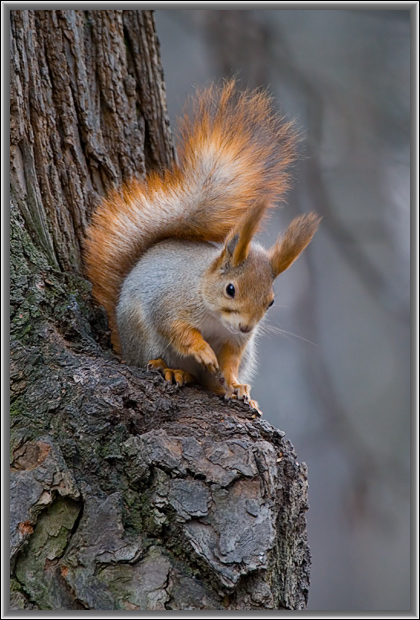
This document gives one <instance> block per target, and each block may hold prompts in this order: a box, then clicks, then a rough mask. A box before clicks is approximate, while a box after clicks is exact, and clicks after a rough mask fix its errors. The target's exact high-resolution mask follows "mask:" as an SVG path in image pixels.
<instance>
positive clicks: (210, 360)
mask: <svg viewBox="0 0 420 620" xmlns="http://www.w3.org/2000/svg"><path fill="white" fill-rule="evenodd" d="M194 357H195V359H196V360H197V361H198V362H199V363H200V364H202V365H203V366H204V367H205V368H206V370H208V371H209V372H210V373H211V374H213V375H214V374H216V372H217V371H218V370H219V362H218V361H217V357H216V354H215V352H214V351H213V349H212V348H211V346H210V345H209V344H207V343H206V346H205V347H203V348H202V349H199V350H198V351H196V352H195V353H194Z"/></svg>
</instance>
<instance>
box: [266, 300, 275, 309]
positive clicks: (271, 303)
mask: <svg viewBox="0 0 420 620" xmlns="http://www.w3.org/2000/svg"><path fill="white" fill-rule="evenodd" d="M273 303H274V299H273V301H270V303H269V304H268V306H267V309H268V308H271V306H272V305H273Z"/></svg>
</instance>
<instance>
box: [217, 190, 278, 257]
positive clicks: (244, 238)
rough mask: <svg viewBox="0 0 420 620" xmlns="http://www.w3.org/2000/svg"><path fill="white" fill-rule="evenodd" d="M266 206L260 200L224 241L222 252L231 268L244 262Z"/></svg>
mask: <svg viewBox="0 0 420 620" xmlns="http://www.w3.org/2000/svg"><path fill="white" fill-rule="evenodd" d="M267 206H268V205H267V204H266V203H265V202H263V201H262V200H261V201H258V202H256V203H255V204H254V205H253V206H252V207H251V208H250V209H249V211H248V212H247V213H246V214H245V216H244V217H243V218H242V219H241V220H240V221H239V223H238V225H237V226H236V227H235V228H234V229H233V230H232V231H231V233H230V234H229V236H228V238H227V239H226V242H225V247H224V252H225V254H226V255H227V256H229V258H230V260H229V263H230V265H231V267H237V266H238V265H240V264H241V263H243V262H244V261H245V260H246V258H247V256H248V253H249V247H250V245H251V241H252V238H253V236H254V235H255V233H256V231H257V229H258V226H259V224H260V222H261V219H262V217H263V215H264V213H265V211H266V209H267Z"/></svg>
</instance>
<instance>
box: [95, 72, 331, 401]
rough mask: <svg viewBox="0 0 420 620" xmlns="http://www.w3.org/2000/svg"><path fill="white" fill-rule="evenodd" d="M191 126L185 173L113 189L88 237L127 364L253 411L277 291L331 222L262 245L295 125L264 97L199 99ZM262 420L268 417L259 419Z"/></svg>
mask: <svg viewBox="0 0 420 620" xmlns="http://www.w3.org/2000/svg"><path fill="white" fill-rule="evenodd" d="M191 103H192V106H191V108H192V111H188V112H186V113H185V115H184V117H183V118H182V119H181V121H180V128H179V129H180V131H179V133H180V140H179V145H178V162H174V163H173V165H172V167H171V168H170V169H168V170H165V171H164V172H163V173H162V174H158V173H157V172H151V173H150V174H148V176H146V178H145V179H144V180H142V181H140V180H131V181H130V182H128V183H126V184H125V185H123V186H122V187H121V188H120V189H119V190H113V191H111V193H110V194H109V195H108V196H107V197H106V198H105V199H104V200H103V201H102V203H101V204H100V205H99V207H98V208H97V210H96V211H95V212H94V214H93V217H92V219H91V222H90V225H89V227H88V230H87V236H86V244H85V252H84V258H85V265H86V272H87V276H88V278H89V280H90V281H91V282H92V285H93V287H92V294H93V296H94V298H95V299H96V300H97V302H98V303H99V304H101V305H102V306H104V308H105V310H106V311H107V314H108V318H109V325H110V329H111V341H112V344H113V346H114V349H115V350H116V351H117V353H120V354H121V355H122V359H123V360H124V362H125V363H127V364H130V365H136V366H147V367H148V368H149V369H156V370H159V371H160V372H161V373H162V374H163V376H164V377H165V379H166V380H167V381H169V382H172V383H176V384H178V385H179V386H182V385H184V384H187V383H191V382H197V383H199V384H201V385H202V386H204V387H205V388H207V389H210V390H212V391H214V392H216V393H217V394H223V395H225V397H226V398H228V399H229V398H237V399H240V400H245V401H247V402H248V403H249V404H250V405H251V406H252V407H253V408H255V409H256V410H257V411H258V412H259V409H258V404H257V402H256V401H254V400H252V399H251V397H250V386H249V384H248V383H247V381H249V377H250V374H251V372H252V370H253V366H254V365H255V363H254V360H255V353H254V349H255V346H254V344H255V337H256V335H257V333H258V330H259V325H260V321H261V320H262V319H263V317H264V315H265V313H266V311H267V309H268V308H269V307H270V306H272V304H273V302H274V292H273V282H274V280H275V278H277V276H278V275H279V274H280V273H282V272H283V271H284V270H285V269H287V268H288V267H289V266H290V265H291V264H292V263H293V261H294V260H295V259H296V258H297V257H298V256H299V254H300V253H301V252H302V251H303V250H304V249H305V247H306V246H307V245H308V243H309V242H310V241H311V239H312V237H313V235H314V233H315V231H316V229H317V227H318V224H319V221H320V218H319V217H318V216H317V215H316V214H315V213H313V212H311V213H308V214H306V215H302V216H300V217H297V218H295V219H294V220H293V221H292V222H291V224H290V225H289V227H288V228H287V230H286V232H285V234H284V235H283V236H280V237H279V238H278V239H277V241H276V243H275V244H274V245H273V246H272V247H271V248H270V249H269V250H265V249H264V248H263V247H262V246H261V245H259V244H258V243H256V242H255V241H253V237H254V235H255V233H256V232H257V230H258V229H259V228H260V224H261V222H262V220H263V218H264V216H265V215H266V213H267V212H268V211H269V210H270V209H271V208H272V207H274V206H275V204H276V202H277V201H279V200H280V199H282V198H283V197H284V194H285V192H286V190H287V189H288V188H289V182H290V175H289V173H288V172H287V168H288V167H289V165H290V164H291V163H292V162H293V161H294V160H295V158H296V144H297V139H298V138H297V135H296V131H295V129H294V125H293V122H285V121H284V119H283V118H282V117H280V116H279V115H277V114H276V112H275V110H274V106H273V101H272V99H271V97H270V96H269V95H268V94H267V93H266V92H264V91H261V90H245V91H242V92H239V91H238V88H237V86H236V83H235V81H234V80H229V81H227V82H225V83H224V84H222V85H221V86H215V85H212V86H210V87H208V88H206V89H204V90H202V91H199V92H197V94H196V96H195V97H193V98H192V101H190V104H191ZM259 413H261V412H259Z"/></svg>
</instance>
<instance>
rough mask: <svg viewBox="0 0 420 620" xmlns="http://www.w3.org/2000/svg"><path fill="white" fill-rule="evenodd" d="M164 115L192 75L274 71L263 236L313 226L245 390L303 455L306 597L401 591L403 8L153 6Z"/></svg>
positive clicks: (395, 599) (337, 599)
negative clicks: (289, 138) (274, 167)
mask: <svg viewBox="0 0 420 620" xmlns="http://www.w3.org/2000/svg"><path fill="white" fill-rule="evenodd" d="M155 18H156V24H157V33H158V37H159V40H160V45H161V54H162V62H163V67H164V71H165V81H166V87H167V98H168V108H169V113H170V116H171V121H172V126H173V127H174V126H175V119H176V116H177V115H180V114H181V111H182V106H183V102H184V100H185V98H186V96H187V95H188V94H191V93H192V92H193V90H194V87H195V86H203V85H205V84H208V83H209V82H210V81H212V80H214V79H220V78H222V77H229V76H232V75H236V76H237V77H238V78H239V80H240V82H241V84H242V85H243V86H251V87H254V86H263V87H265V88H268V89H269V91H270V92H271V94H272V95H274V97H275V98H276V99H277V100H278V102H279V109H280V110H281V112H282V113H284V114H285V115H286V116H287V117H288V118H289V119H292V118H295V119H296V121H297V124H298V127H299V129H300V132H301V134H302V142H301V144H300V157H299V162H298V164H297V165H296V166H295V167H294V171H293V174H294V184H293V190H292V191H291V192H290V194H289V197H288V201H287V206H285V207H283V208H282V209H281V210H278V212H277V213H276V214H275V215H274V216H273V217H272V219H271V223H270V226H269V230H267V232H266V233H265V234H263V235H262V236H261V240H262V242H263V243H264V244H267V245H268V244H271V243H272V242H273V241H274V239H275V237H276V236H277V234H278V232H279V231H281V230H284V229H285V227H286V226H287V225H288V223H289V222H290V221H291V220H292V218H293V217H294V216H296V215H297V214H299V213H301V212H306V211H309V210H312V209H313V210H315V211H317V212H318V213H320V214H321V215H322V216H323V221H322V224H321V228H320V230H319V232H318V233H317V234H316V237H315V239H314V241H313V242H312V244H311V245H310V247H309V248H308V249H307V250H306V251H305V252H304V254H303V255H302V257H300V258H299V260H298V261H297V262H296V263H295V264H294V265H293V266H292V267H291V268H290V269H289V270H288V271H287V272H285V273H284V274H283V275H281V276H280V277H279V278H278V280H277V281H276V287H275V288H276V301H275V305H274V306H273V308H272V309H271V310H270V312H269V317H268V321H267V330H266V333H265V334H264V335H263V336H262V337H261V339H260V342H259V359H260V362H259V370H258V374H257V376H256V377H255V380H254V382H253V397H254V398H255V399H256V400H258V402H259V403H260V406H261V408H262V410H263V411H264V415H265V418H266V419H267V420H268V421H269V422H270V423H271V424H273V425H274V426H276V427H279V428H281V429H283V430H284V431H286V433H287V437H288V438H289V439H290V440H291V441H292V443H293V444H294V445H295V447H296V450H297V454H298V458H299V459H300V460H302V461H305V462H306V463H307V464H308V468H309V502H310V509H309V511H308V515H307V517H308V526H309V542H310V546H311V550H312V561H313V565H312V579H311V582H312V583H311V589H310V593H309V606H308V608H309V609H311V610H407V609H409V608H410V537H409V534H410V522H409V517H410V504H409V500H410V497H409V492H410V330H409V328H410V308H409V279H410V264H409V255H410V205H409V198H410V186H409V180H410V179H409V164H410V80H409V78H410V56H409V53H410V16H409V11H408V10H375V11H369V10H320V9H317V10H307V9H302V10H297V9H294V10H283V9H276V10H236V11H230V10H222V11H219V10H180V9H173V10H157V11H155Z"/></svg>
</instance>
